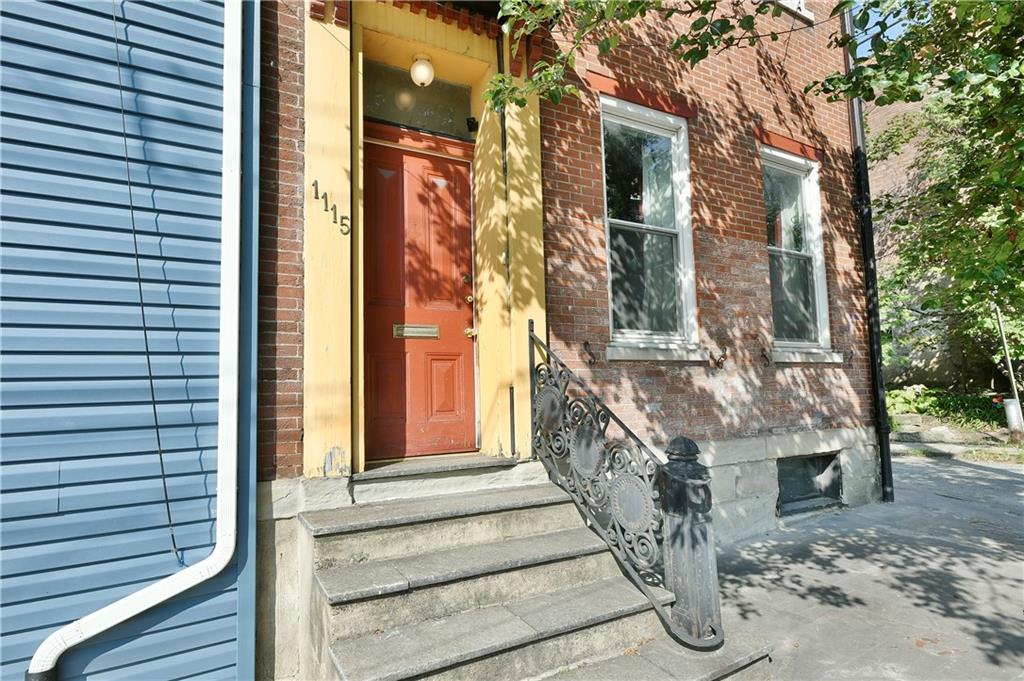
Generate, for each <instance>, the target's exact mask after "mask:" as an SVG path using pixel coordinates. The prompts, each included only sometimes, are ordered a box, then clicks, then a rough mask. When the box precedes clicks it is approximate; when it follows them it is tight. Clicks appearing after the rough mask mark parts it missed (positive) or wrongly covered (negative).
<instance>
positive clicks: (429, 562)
mask: <svg viewBox="0 0 1024 681" xmlns="http://www.w3.org/2000/svg"><path fill="white" fill-rule="evenodd" d="M606 550H607V546H606V544H605V543H604V540H602V539H601V538H600V537H599V536H597V534H595V533H594V532H593V531H591V530H590V529H588V528H586V527H581V528H579V529H575V530H561V531H558V532H551V533H548V534H544V535H538V536H530V537H521V538H519V539H511V540H504V541H500V542H493V543H488V544H475V545H471V546H461V547H458V548H454V549H448V550H445V551H435V552H433V553H426V554H421V555H413V556H404V557H402V558H396V559H393V560H383V561H373V562H370V563H361V564H358V565H346V566H343V567H338V568H333V569H330V570H321V571H320V572H318V573H317V582H318V583H319V585H320V589H321V591H322V592H323V594H324V596H325V597H326V598H327V602H328V603H330V604H331V605H340V604H342V603H347V602H350V601H355V600H360V599H364V598H373V597H376V596H383V595H386V594H392V593H397V592H401V591H409V590H411V589H421V588H425V587H429V586H434V585H437V584H444V583H446V582H454V581H458V580H462V579H470V578H473V577H479V576H482V575H487V574H491V573H495V572H506V571H509V570H514V569H516V568H521V567H526V566H529V565H538V564H542V563H551V562H554V561H559V560H566V559H568V558H577V557H579V556H585V555H589V554H593V553H600V552H602V551H606Z"/></svg>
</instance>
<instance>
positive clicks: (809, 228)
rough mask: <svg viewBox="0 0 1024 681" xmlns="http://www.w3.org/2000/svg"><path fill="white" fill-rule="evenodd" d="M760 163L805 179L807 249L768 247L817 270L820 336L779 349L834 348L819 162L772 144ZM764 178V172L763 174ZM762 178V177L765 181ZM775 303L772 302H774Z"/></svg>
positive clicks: (780, 345)
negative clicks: (808, 264)
mask: <svg viewBox="0 0 1024 681" xmlns="http://www.w3.org/2000/svg"><path fill="white" fill-rule="evenodd" d="M761 162H762V163H763V164H764V165H766V166H769V167H773V168H776V169H778V170H782V171H788V172H792V173H798V174H800V175H801V177H802V178H803V181H802V183H801V186H800V190H801V191H800V200H801V201H803V204H804V205H803V208H804V215H805V216H806V222H807V224H806V230H805V232H804V239H805V242H806V244H807V252H800V251H793V250H790V249H785V248H779V247H777V246H769V247H768V250H769V252H776V253H780V254H783V255H791V256H797V257H805V258H809V259H810V260H811V261H812V264H813V267H812V269H813V272H814V307H815V312H816V315H817V323H818V337H817V339H816V340H814V341H784V340H775V341H774V342H773V345H774V347H776V348H778V349H780V350H831V348H832V334H831V331H830V329H829V312H828V282H827V277H826V270H825V246H824V238H823V234H822V224H821V187H820V184H819V181H818V176H819V164H818V163H816V162H814V161H811V160H810V159H806V158H803V157H802V156H796V155H795V154H790V153H787V152H785V151H782V150H780V149H775V148H773V147H768V146H762V147H761ZM762 177H763V174H762ZM762 181H763V180H762ZM774 304H775V303H774V302H773V303H772V305H774Z"/></svg>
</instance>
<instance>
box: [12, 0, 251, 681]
mask: <svg viewBox="0 0 1024 681" xmlns="http://www.w3.org/2000/svg"><path fill="white" fill-rule="evenodd" d="M241 109H242V3H241V2H240V0H230V1H229V2H228V3H226V4H225V6H224V107H223V122H222V131H223V153H222V166H221V171H222V174H221V262H220V268H221V274H220V348H219V349H220V369H219V371H220V381H219V394H218V434H217V538H216V544H215V545H214V547H213V551H212V552H211V553H210V555H209V556H207V557H206V558H204V559H203V560H201V561H200V562H198V563H196V564H195V565H191V566H189V567H187V568H185V569H184V570H181V571H180V572H176V573H174V574H173V575H170V576H169V577H165V578H164V579H161V580H160V581H159V582H156V583H154V584H150V585H149V586H147V587H145V588H143V589H140V590H139V591H136V592H135V593H133V594H130V595H128V596H125V597H124V598H122V599H120V600H118V601H115V602H114V603H111V604H110V605H108V606H105V607H103V608H100V609H99V610H96V611H95V612H92V613H90V614H88V615H86V616H85V617H82V618H81V619H79V620H76V621H74V622H71V623H70V624H66V625H64V626H63V627H61V628H60V629H58V630H57V631H55V632H53V633H52V634H50V635H49V636H47V637H46V639H45V640H44V641H43V642H42V643H41V644H40V645H39V648H37V649H36V652H35V654H34V655H33V656H32V661H31V662H30V663H29V666H28V671H26V672H25V679H26V681H43V680H47V681H49V680H50V679H56V678H57V660H58V659H59V658H60V656H61V655H62V654H64V652H65V651H66V650H68V649H69V648H71V647H73V646H76V645H78V644H80V643H82V642H83V641H87V640H89V639H91V638H93V637H95V636H97V635H99V634H101V633H103V632H104V631H107V630H108V629H111V628H113V627H115V626H117V625H118V624H121V623H122V622H124V621H126V620H128V619H130V618H132V617H135V616H136V615H139V614H141V613H143V612H145V611H146V610H149V609H150V608H153V607H155V606H157V605H159V604H161V603H163V602H164V601H167V600H169V599H171V598H174V597H175V596H177V595H178V594H181V593H183V592H185V591H187V590H189V589H191V588H192V587H194V586H196V585H197V584H200V583H202V582H204V581H206V580H208V579H210V578H212V577H214V576H215V575H217V574H218V573H219V572H221V571H222V570H223V569H224V568H225V567H227V565H228V564H229V563H230V562H231V559H232V557H233V556H234V555H235V540H236V534H237V527H236V526H237V522H238V512H237V506H238V368H239V367H238V328H239V318H238V317H239V314H238V304H239V285H240V279H239V277H240V273H241V271H240V269H239V249H240V246H241V229H240V210H241V193H240V189H241V158H240V155H241V122H242V110H241Z"/></svg>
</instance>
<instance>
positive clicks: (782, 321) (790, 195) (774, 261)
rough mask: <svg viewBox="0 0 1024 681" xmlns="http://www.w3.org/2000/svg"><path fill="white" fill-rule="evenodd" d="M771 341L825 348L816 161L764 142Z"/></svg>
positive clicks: (780, 346) (826, 331) (787, 347)
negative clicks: (768, 145)
mask: <svg viewBox="0 0 1024 681" xmlns="http://www.w3.org/2000/svg"><path fill="white" fill-rule="evenodd" d="M761 160H762V167H763V170H764V203H765V213H766V215H765V226H766V228H767V233H768V234H767V236H768V261H769V269H770V278H771V296H772V321H773V325H774V335H775V347H776V348H777V349H780V350H827V349H829V345H830V340H829V328H828V293H827V290H826V284H825V254H824V248H823V244H822V230H821V203H820V200H819V187H818V164H817V163H815V162H813V161H811V160H809V159H805V158H802V157H800V156H794V155H792V154H788V153H786V152H783V151H779V150H777V149H772V148H770V147H763V148H762V151H761Z"/></svg>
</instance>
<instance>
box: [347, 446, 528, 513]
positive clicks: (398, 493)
mask: <svg viewBox="0 0 1024 681" xmlns="http://www.w3.org/2000/svg"><path fill="white" fill-rule="evenodd" d="M547 479H548V476H547V473H546V472H545V470H544V466H543V464H541V462H540V461H524V462H519V461H518V460H516V459H512V458H507V457H494V456H485V455H482V454H460V455H446V456H426V457H410V458H408V459H403V460H401V461H394V462H390V463H385V464H380V465H377V466H374V467H372V468H370V469H368V470H366V471H364V472H362V473H355V474H353V475H352V479H351V491H352V499H353V501H354V502H355V503H357V504H365V503H374V502H379V501H390V500H395V499H418V498H421V497H423V496H424V495H425V494H428V495H439V494H467V493H472V492H479V491H483V490H488V489H495V488H500V487H512V486H520V485H538V484H543V483H545V482H547Z"/></svg>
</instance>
